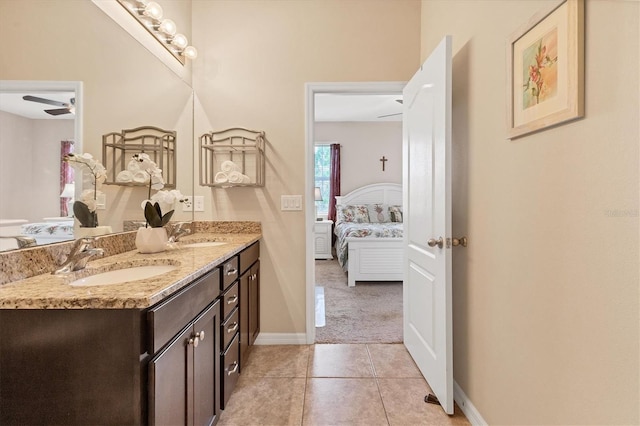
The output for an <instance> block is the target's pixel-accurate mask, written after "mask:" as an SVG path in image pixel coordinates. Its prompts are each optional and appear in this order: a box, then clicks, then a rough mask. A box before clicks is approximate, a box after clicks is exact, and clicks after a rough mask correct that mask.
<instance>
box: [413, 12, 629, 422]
mask: <svg viewBox="0 0 640 426" xmlns="http://www.w3.org/2000/svg"><path fill="white" fill-rule="evenodd" d="M553 3H554V2H548V1H456V0H453V1H452V0H447V1H437V0H427V1H423V3H422V37H421V40H422V47H421V51H422V54H421V57H422V59H423V60H424V59H425V58H426V57H427V55H428V52H430V51H431V50H432V49H433V48H434V47H435V46H436V45H437V43H438V42H439V41H440V39H441V38H442V37H443V36H444V35H445V34H452V35H453V55H454V59H453V64H454V65H453V92H454V93H453V151H454V163H453V168H454V195H453V212H454V221H453V229H454V233H455V234H456V235H467V236H468V237H469V240H470V244H469V247H468V248H467V249H466V250H459V251H456V252H455V255H454V277H453V278H454V280H453V291H454V376H455V380H456V381H457V382H458V383H459V384H460V386H461V387H462V389H463V390H464V391H465V392H466V394H467V395H468V396H469V398H470V399H471V401H472V402H473V403H474V405H475V406H476V407H477V408H478V410H479V412H480V413H481V414H482V416H483V417H484V419H485V420H486V421H488V422H489V423H490V424H638V423H639V422H640V418H639V417H638V416H639V405H638V401H639V400H640V395H639V393H638V379H639V364H640V363H639V361H638V360H639V359H640V354H639V352H638V344H639V343H638V342H639V336H638V329H639V318H638V301H639V298H638V287H639V278H638V259H639V255H638V141H639V139H640V135H639V128H638V117H639V116H640V111H639V109H638V100H639V86H638V75H640V67H639V60H640V58H639V56H638V53H639V46H638V40H639V39H640V38H639V37H640V34H639V33H638V21H639V16H640V10H639V8H640V3H638V2H635V1H617V0H612V1H587V2H586V55H585V57H586V96H585V97H586V117H585V119H584V120H580V121H577V122H574V123H570V124H566V125H563V126H560V127H557V128H555V129H550V130H546V131H543V132H540V133H538V134H535V135H530V136H527V137H523V138H521V139H517V140H514V141H509V140H507V139H506V132H505V115H506V109H505V108H506V106H505V99H506V64H505V56H506V55H505V46H506V40H507V39H508V37H509V35H510V34H511V33H512V32H514V31H516V30H517V29H518V28H519V27H520V26H521V25H522V24H523V23H525V22H527V20H528V19H529V18H530V17H531V16H532V15H534V14H535V13H536V12H537V11H538V10H540V9H544V8H546V7H550V5H551V4H553Z"/></svg>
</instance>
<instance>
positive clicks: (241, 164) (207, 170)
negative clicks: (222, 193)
mask: <svg viewBox="0 0 640 426" xmlns="http://www.w3.org/2000/svg"><path fill="white" fill-rule="evenodd" d="M264 150H265V133H264V132H263V131H256V130H248V129H244V128H241V127H234V128H230V129H226V130H221V131H218V132H210V133H205V134H203V135H202V136H200V186H211V187H217V188H230V187H234V186H250V187H251V186H253V187H255V186H264V169H265V156H264Z"/></svg>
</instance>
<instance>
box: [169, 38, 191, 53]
mask: <svg viewBox="0 0 640 426" xmlns="http://www.w3.org/2000/svg"><path fill="white" fill-rule="evenodd" d="M171 44H172V45H174V46H175V47H177V48H178V49H180V50H182V49H184V48H185V47H187V45H188V44H189V40H187V38H186V37H185V36H184V34H176V35H175V36H173V38H172V39H171Z"/></svg>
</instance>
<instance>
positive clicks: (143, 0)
mask: <svg viewBox="0 0 640 426" xmlns="http://www.w3.org/2000/svg"><path fill="white" fill-rule="evenodd" d="M117 1H118V3H119V4H120V5H121V6H123V7H124V8H125V9H126V10H127V11H128V12H129V13H130V14H131V15H132V16H133V17H134V18H135V19H136V20H137V21H138V22H139V23H140V24H141V25H142V26H144V27H145V28H146V29H147V31H149V33H151V35H153V36H154V37H155V38H156V40H158V42H160V43H161V44H162V45H163V46H164V47H165V48H166V49H167V50H168V51H169V52H170V53H171V54H172V55H173V56H174V57H175V58H176V59H177V60H178V61H180V63H182V64H183V65H184V63H185V58H186V59H190V60H193V59H195V58H196V57H197V56H198V51H197V50H196V48H195V47H193V46H189V40H188V39H187V37H185V36H184V34H180V33H178V28H177V26H176V24H175V22H173V21H172V20H171V19H168V18H165V19H162V16H163V14H164V11H163V10H162V6H160V5H159V4H158V3H157V2H155V1H149V0H117Z"/></svg>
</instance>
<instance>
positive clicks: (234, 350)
mask: <svg viewBox="0 0 640 426" xmlns="http://www.w3.org/2000/svg"><path fill="white" fill-rule="evenodd" d="M221 364H222V378H221V380H220V384H221V389H220V394H221V398H220V399H221V400H220V405H221V408H222V409H224V407H225V406H226V405H227V402H228V401H229V397H230V396H231V392H233V388H235V386H236V383H237V382H238V377H239V376H240V345H239V344H238V335H237V334H236V337H235V338H234V339H233V342H231V344H230V345H229V347H228V348H227V350H226V351H225V352H224V353H223V354H222V363H221Z"/></svg>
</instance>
